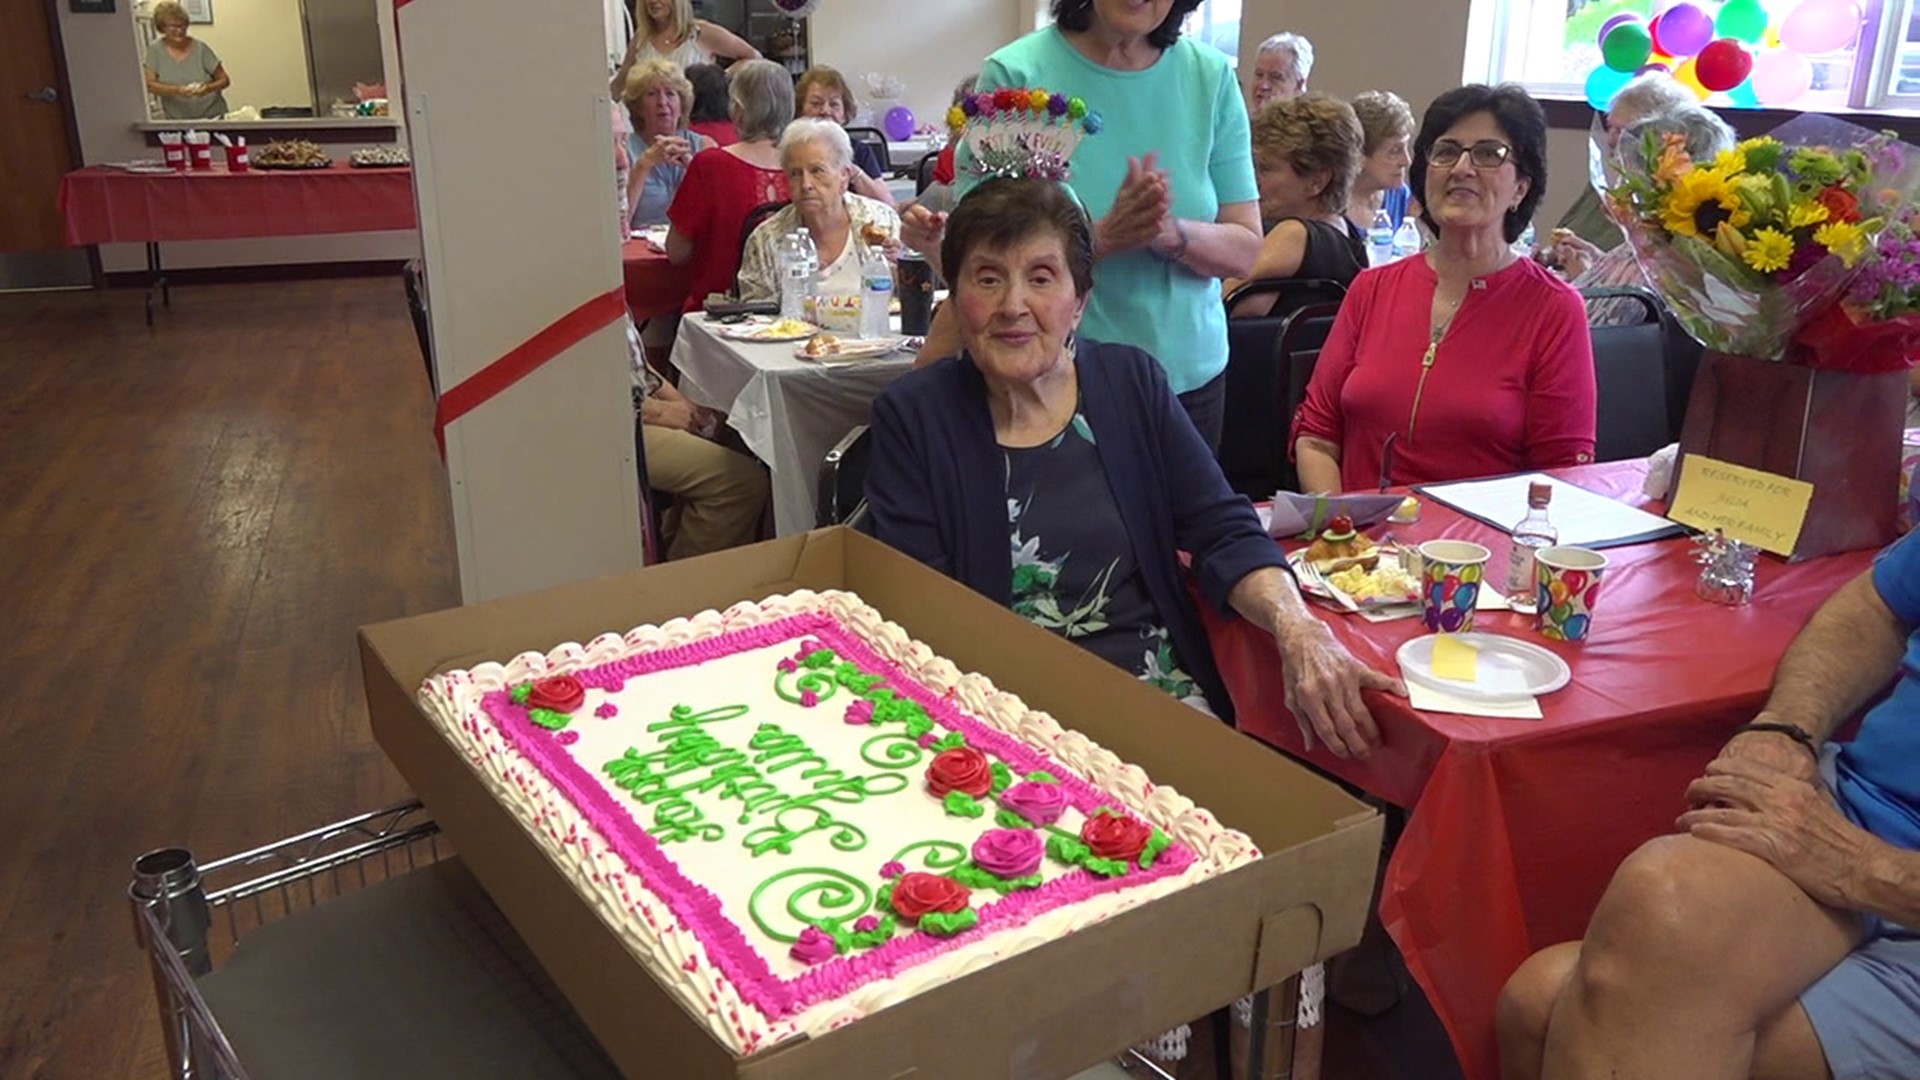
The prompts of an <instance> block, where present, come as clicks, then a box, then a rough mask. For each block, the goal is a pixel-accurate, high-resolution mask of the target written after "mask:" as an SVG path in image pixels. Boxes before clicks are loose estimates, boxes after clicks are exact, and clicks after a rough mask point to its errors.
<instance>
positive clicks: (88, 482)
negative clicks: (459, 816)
mask: <svg viewBox="0 0 1920 1080" xmlns="http://www.w3.org/2000/svg"><path fill="white" fill-rule="evenodd" d="M431 416H432V404H431V400H430V396H429V393H428V390H427V386H426V382H425V369H424V367H423V365H422V361H421V358H420V352H419V348H418V346H417V344H416V343H415V339H414V335H413V330H412V325H411V323H410V321H409V319H408V317H407V308H406V303H405V299H404V297H403V294H402V292H401V285H400V282H399V280H398V279H397V278H344V279H337V280H322V281H303V282H276V283H271V284H258V285H219V286H193V287H183V288H178V289H176V290H175V292H174V305H173V308H172V309H171V310H170V311H165V312H163V313H162V314H161V315H160V318H159V321H158V325H157V326H156V327H155V328H154V329H153V330H151V331H149V330H148V329H147V328H146V327H145V326H144V325H143V324H142V318H141V297H140V294H139V293H138V292H136V291H130V290H117V291H109V292H104V293H56V294H39V295H27V296H0V596H4V597H5V598H6V599H7V601H8V603H7V605H6V607H7V613H8V616H9V617H8V618H7V619H6V620H5V621H4V623H0V678H4V679H5V680H6V683H7V686H6V690H5V692H4V694H3V695H0V700H3V701H4V705H0V735H4V742H3V743H0V746H3V747H4V750H0V1077H9V1078H22V1077H63V1078H64V1077H86V1078H99V1077H161V1076H164V1075H165V1068H164V1064H163V1061H164V1057H163V1055H162V1053H161V1051H160V1046H159V1038H158V1030H159V1029H158V1027H157V1025H156V1023H155V1020H154V1012H153V995H152V988H151V984H150V983H149V981H148V979H147V976H146V974H145V970H144V968H143V966H142V964H141V959H140V954H139V953H138V951H137V950H136V949H135V947H134V944H133V940H132V937H131V931H130V927H131V923H130V919H129V915H128V910H127V904H126V900H125V899H124V896H125V889H126V885H127V881H128V876H129V875H128V864H129V862H130V860H131V859H132V857H133V856H134V855H136V854H138V853H140V852H141V851H144V850H147V849H149V848H152V847H156V846H161V845H168V844H185V845H187V846H190V847H191V848H193V849H194V850H195V852H196V853H199V854H201V855H202V856H203V857H212V856H216V855H223V854H228V853H231V852H234V851H237V850H240V849H242V848H244V847H246V846H250V845H253V844H256V843H259V842H264V841H268V840H272V839H278V838H280V837H282V836H285V835H289V834H291V833H294V832H297V831H300V830H302V829H305V828H308V827H311V826H313V825H316V824H320V823H324V822H326V821H331V820H335V819H337V818H339V817H343V816H346V815H347V814H349V813H351V812H354V811H358V810H362V809H369V808H372V807H374V806H377V805H381V804H384V803H386V802H390V801H393V800H396V799H399V798H401V797H404V796H405V795H406V794H407V792H406V789H405V787H404V785H403V784H402V783H401V781H400V779H399V777H398V776H397V775H396V774H395V773H394V771H393V769H392V768H391V767H390V766H388V765H387V763H386V761H385V759H384V758H383V757H382V755H381V753H380V751H379V749H378V748H377V747H376V746H375V745H374V743H373V740H372V738H371V737H370V735H369V734H368V731H367V723H366V707H365V704H364V702H363V700H362V697H361V690H360V674H359V670H358V664H357V660H356V657H355V651H354V637H353V633H354V628H355V627H357V626H359V625H361V624H363V623H367V622H372V621H376V620H380V619H386V618H391V617H394V616H399V615H405V614H409V613H414V612H422V611H430V610H434V609H437V608H442V607H447V606H450V605H452V604H455V603H457V602H458V588H457V581H456V576H455V570H454V567H453V564H452V556H451V552H452V549H453V545H452V526H451V524H450V521H449V516H448V510H447V505H446V504H447V490H446V481H445V477H444V473H443V471H442V469H441V466H440V462H439V459H438V457H437V456H436V454H435V451H434V445H433V438H432V433H431Z"/></svg>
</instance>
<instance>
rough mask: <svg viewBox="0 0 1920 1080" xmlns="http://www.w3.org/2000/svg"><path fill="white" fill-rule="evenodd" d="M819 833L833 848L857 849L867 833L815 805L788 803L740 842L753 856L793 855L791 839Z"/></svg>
mask: <svg viewBox="0 0 1920 1080" xmlns="http://www.w3.org/2000/svg"><path fill="white" fill-rule="evenodd" d="M815 833H819V834H821V835H823V836H825V837H826V838H827V842H828V843H830V844H832V845H833V848H834V850H836V851H859V850H860V849H861V848H863V847H866V846H867V834H866V833H865V832H862V831H861V830H860V828H859V827H858V826H855V825H851V824H848V823H847V822H844V821H841V820H839V819H838V818H835V817H834V816H833V815H832V814H829V813H827V812H826V811H825V810H822V809H821V808H819V807H817V806H789V807H787V808H786V809H784V810H781V811H780V812H779V813H777V814H775V815H774V816H773V822H772V823H771V824H768V825H763V826H761V827H760V828H758V829H755V830H753V831H752V832H750V833H748V834H747V835H746V836H745V837H744V838H743V839H742V841H741V843H742V844H744V845H745V846H746V849H747V850H748V851H749V852H751V853H752V854H753V856H754V857H755V858H758V857H760V856H761V855H765V854H767V853H768V852H777V853H779V854H781V855H791V854H793V845H794V842H795V841H797V840H799V839H800V838H801V837H804V836H811V835H813V834H815Z"/></svg>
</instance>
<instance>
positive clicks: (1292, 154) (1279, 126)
mask: <svg viewBox="0 0 1920 1080" xmlns="http://www.w3.org/2000/svg"><path fill="white" fill-rule="evenodd" d="M1361 140H1362V135H1361V133H1360V120H1359V118H1358V117H1356V116H1354V115H1353V106H1351V105H1348V104H1347V103H1346V102H1344V101H1341V100H1340V99H1339V98H1337V97H1334V96H1333V95H1332V94H1323V93H1318V92H1315V93H1311V94H1302V95H1300V96H1299V97H1294V98H1281V99H1278V100H1275V101H1269V102H1267V103H1266V104H1265V105H1263V106H1261V108H1260V111H1259V112H1258V113H1256V114H1255V115H1254V118H1253V157H1254V161H1255V162H1259V161H1261V160H1263V159H1264V160H1267V161H1275V160H1278V161H1284V162H1286V163H1287V164H1288V165H1291V166H1292V167H1293V171H1294V172H1297V173H1299V174H1300V175H1302V176H1311V175H1312V174H1314V173H1319V172H1324V173H1326V174H1327V186H1326V187H1324V188H1321V189H1320V194H1319V195H1317V196H1315V197H1314V202H1315V204H1316V205H1318V206H1319V208H1320V209H1321V210H1324V211H1327V212H1328V213H1337V212H1339V211H1340V210H1341V209H1342V208H1344V207H1345V206H1346V205H1347V197H1348V196H1349V195H1350V194H1351V193H1352V190H1353V179H1354V177H1356V176H1358V175H1360V158H1361V156H1362V155H1361V153H1360V144H1361Z"/></svg>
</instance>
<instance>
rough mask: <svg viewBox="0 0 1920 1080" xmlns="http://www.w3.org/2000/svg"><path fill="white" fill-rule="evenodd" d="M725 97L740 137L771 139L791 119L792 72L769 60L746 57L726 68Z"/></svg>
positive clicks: (754, 140)
mask: <svg viewBox="0 0 1920 1080" xmlns="http://www.w3.org/2000/svg"><path fill="white" fill-rule="evenodd" d="M727 80H728V81H727V100H728V102H729V103H731V104H732V106H733V114H734V120H733V126H734V127H735V128H736V129H737V130H738V131H739V132H740V141H742V142H756V141H759V140H762V139H765V140H767V141H772V140H774V139H778V138H779V137H780V132H781V131H782V130H783V129H785V128H786V126H787V121H789V120H792V119H793V76H792V75H789V74H788V73H787V69H786V68H783V67H781V66H780V65H779V64H776V63H774V62H773V61H771V60H748V61H746V62H744V63H739V64H735V65H733V67H731V68H729V69H727Z"/></svg>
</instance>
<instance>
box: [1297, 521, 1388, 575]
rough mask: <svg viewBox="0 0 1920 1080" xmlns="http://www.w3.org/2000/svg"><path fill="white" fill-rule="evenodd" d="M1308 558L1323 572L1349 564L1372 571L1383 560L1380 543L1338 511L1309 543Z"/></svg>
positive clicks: (1338, 569)
mask: <svg viewBox="0 0 1920 1080" xmlns="http://www.w3.org/2000/svg"><path fill="white" fill-rule="evenodd" d="M1305 557H1306V559H1307V561H1308V562H1311V563H1312V564H1313V568H1314V569H1315V570H1318V571H1320V572H1321V573H1322V574H1332V573H1337V572H1339V571H1341V570H1345V569H1347V568H1348V567H1350V566H1359V567H1363V568H1365V569H1367V570H1372V569H1373V568H1374V567H1375V566H1376V565H1378V564H1379V562H1380V545H1378V544H1376V543H1374V542H1373V541H1372V540H1369V539H1367V538H1366V537H1365V536H1364V535H1362V534H1361V532H1360V530H1358V529H1356V528H1354V527H1353V519H1352V518H1351V517H1348V516H1347V515H1345V514H1335V515H1334V516H1333V517H1332V518H1330V519H1329V520H1328V521H1327V527H1326V528H1324V529H1322V530H1320V535H1319V536H1316V537H1314V538H1313V543H1311V544H1308V545H1307V550H1306V556H1305Z"/></svg>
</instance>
